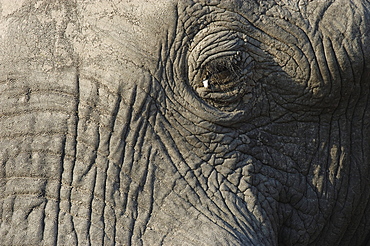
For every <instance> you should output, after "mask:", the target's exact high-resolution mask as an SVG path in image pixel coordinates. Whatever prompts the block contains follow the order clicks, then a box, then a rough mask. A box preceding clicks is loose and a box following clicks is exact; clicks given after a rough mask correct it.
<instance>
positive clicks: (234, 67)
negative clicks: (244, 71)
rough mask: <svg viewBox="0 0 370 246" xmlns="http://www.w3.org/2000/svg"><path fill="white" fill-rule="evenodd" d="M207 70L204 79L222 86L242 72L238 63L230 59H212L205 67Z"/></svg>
mask: <svg viewBox="0 0 370 246" xmlns="http://www.w3.org/2000/svg"><path fill="white" fill-rule="evenodd" d="M203 70H204V72H205V76H204V78H203V79H204V80H208V81H209V83H210V84H211V85H214V86H217V85H218V86H220V85H222V84H226V83H227V82H230V81H231V80H232V79H235V78H236V77H237V76H238V73H240V68H239V67H238V64H237V63H232V62H230V61H228V60H224V61H217V60H216V61H211V62H209V64H207V65H206V66H205V67H204V68H203Z"/></svg>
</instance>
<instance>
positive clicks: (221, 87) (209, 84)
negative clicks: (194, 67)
mask: <svg viewBox="0 0 370 246" xmlns="http://www.w3.org/2000/svg"><path fill="white" fill-rule="evenodd" d="M251 64H252V62H251V59H248V58H246V57H244V59H243V57H242V54H240V52H235V54H233V55H231V56H224V57H220V58H216V59H213V60H210V61H208V62H207V63H205V65H203V66H202V67H201V68H200V69H199V70H198V76H196V79H195V80H196V81H193V87H194V89H195V91H196V92H197V94H198V95H199V96H200V97H201V98H202V99H203V100H205V101H206V102H207V103H209V104H211V105H213V106H217V107H221V108H222V109H226V108H228V107H229V108H230V106H231V107H233V106H235V105H237V104H239V103H240V101H241V99H242V98H243V96H244V95H245V94H246V93H248V92H250V91H251V89H250V88H251V85H252V83H250V82H248V81H249V80H248V74H250V72H251V69H250V68H251V66H252V65H251ZM230 109H231V108H230Z"/></svg>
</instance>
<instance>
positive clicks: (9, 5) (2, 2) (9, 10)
mask: <svg viewBox="0 0 370 246" xmlns="http://www.w3.org/2000/svg"><path fill="white" fill-rule="evenodd" d="M25 1H26V0H17V1H9V0H0V9H1V15H2V16H3V17H5V16H8V15H10V14H13V13H14V12H16V11H17V10H19V9H20V8H21V7H22V6H23V3H24V2H25Z"/></svg>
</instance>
